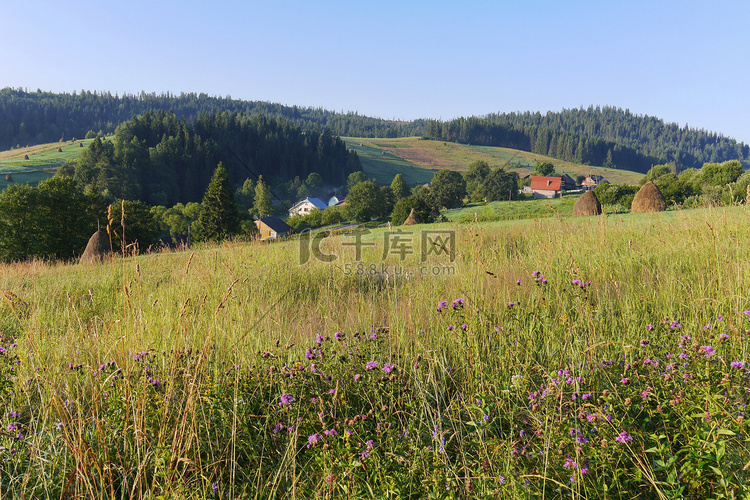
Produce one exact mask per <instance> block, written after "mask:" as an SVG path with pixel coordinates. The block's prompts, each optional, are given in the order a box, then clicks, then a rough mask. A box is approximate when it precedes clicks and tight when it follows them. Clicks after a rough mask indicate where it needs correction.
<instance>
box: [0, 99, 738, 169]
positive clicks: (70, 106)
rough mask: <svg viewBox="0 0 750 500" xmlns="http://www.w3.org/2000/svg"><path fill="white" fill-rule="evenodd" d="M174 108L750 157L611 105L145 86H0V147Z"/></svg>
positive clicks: (551, 152) (374, 128)
mask: <svg viewBox="0 0 750 500" xmlns="http://www.w3.org/2000/svg"><path fill="white" fill-rule="evenodd" d="M159 110H163V111H172V112H173V113H174V114H175V115H176V116H178V117H181V118H186V119H187V120H188V121H190V120H192V119H194V118H195V117H197V116H198V115H200V114H204V113H207V114H215V113H217V112H225V111H227V112H243V113H246V114H249V115H256V114H263V115H266V116H269V117H283V118H285V119H287V120H289V121H290V122H291V123H293V124H294V125H296V126H299V127H301V128H303V129H304V128H307V127H314V126H316V125H317V126H318V127H320V128H329V129H330V130H331V132H332V133H333V134H336V135H339V136H348V137H366V138H397V137H407V136H424V137H429V138H432V139H436V140H443V141H450V142H460V143H464V144H467V143H469V144H472V145H485V146H498V147H509V148H515V149H521V150H524V151H529V152H533V153H537V154H542V155H547V156H551V157H554V158H559V159H562V160H566V161H571V162H576V163H583V164H589V165H601V166H607V167H615V168H622V169H627V170H634V171H639V172H646V171H647V170H648V169H649V168H650V167H651V165H654V164H660V163H673V164H675V165H676V168H677V169H678V170H684V169H686V168H700V167H701V166H702V165H703V164H704V163H709V162H723V161H727V160H740V161H742V162H743V164H744V165H745V166H747V165H748V164H749V163H750V162H748V160H749V159H750V148H749V147H748V146H747V145H746V144H744V143H740V142H737V141H736V140H734V139H732V138H729V137H726V136H724V135H723V134H720V133H716V132H709V131H706V130H703V129H693V128H689V127H687V126H685V127H680V126H678V125H677V124H674V123H666V122H664V120H661V119H659V118H655V117H651V116H648V115H637V114H633V113H631V112H630V111H629V110H627V109H626V110H623V109H621V108H617V107H612V106H604V107H599V106H596V107H594V106H590V107H589V108H586V109H584V108H578V109H564V110H562V111H560V112H549V113H546V114H541V113H539V112H536V113H532V112H525V113H491V114H487V115H485V116H481V117H468V118H457V119H455V120H449V121H440V120H431V119H418V120H412V121H393V120H384V119H381V118H373V117H368V116H363V115H360V114H358V113H356V112H349V113H338V112H334V111H328V110H325V109H322V108H312V107H299V106H286V105H282V104H277V103H269V102H264V101H243V100H238V99H232V98H231V97H229V96H227V97H215V96H208V95H206V94H203V93H201V94H196V93H181V94H179V95H174V94H170V93H165V94H158V95H157V94H155V93H150V94H149V93H146V92H141V93H140V94H137V95H131V94H125V95H123V96H119V95H117V94H115V95H112V94H111V93H109V92H106V93H105V92H98V93H97V92H89V91H82V92H80V93H73V94H67V93H51V92H43V91H41V90H38V91H36V92H27V91H24V90H21V89H11V88H4V89H1V90H0V118H1V119H2V120H0V150H4V149H10V148H12V147H15V146H25V145H27V144H35V143H44V142H50V141H56V140H58V139H61V138H63V137H64V138H65V139H71V138H72V137H78V138H82V137H84V136H85V135H86V133H87V132H88V131H94V132H100V131H101V132H104V133H111V132H113V131H114V130H115V128H116V127H117V125H119V124H120V123H123V122H125V121H128V120H130V119H131V118H133V117H134V116H136V115H139V114H141V113H144V112H146V111H159Z"/></svg>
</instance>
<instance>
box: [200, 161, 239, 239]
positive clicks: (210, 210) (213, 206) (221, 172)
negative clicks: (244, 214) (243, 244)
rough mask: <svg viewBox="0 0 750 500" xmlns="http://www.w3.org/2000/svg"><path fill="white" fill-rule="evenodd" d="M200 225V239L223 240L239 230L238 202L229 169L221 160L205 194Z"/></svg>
mask: <svg viewBox="0 0 750 500" xmlns="http://www.w3.org/2000/svg"><path fill="white" fill-rule="evenodd" d="M198 226H199V228H200V230H199V231H198V232H197V233H198V234H196V235H195V237H196V239H198V240H200V241H221V240H223V239H225V238H228V237H230V236H233V235H235V234H237V232H238V231H239V228H240V218H239V214H238V212H237V204H236V203H235V202H234V197H233V195H232V190H231V189H230V187H229V177H228V175H227V171H226V169H225V168H224V164H223V163H221V162H219V165H218V166H217V167H216V170H215V171H214V175H213V177H212V178H211V183H210V184H209V185H208V189H206V194H205V196H203V201H202V202H201V214H200V216H199V217H198Z"/></svg>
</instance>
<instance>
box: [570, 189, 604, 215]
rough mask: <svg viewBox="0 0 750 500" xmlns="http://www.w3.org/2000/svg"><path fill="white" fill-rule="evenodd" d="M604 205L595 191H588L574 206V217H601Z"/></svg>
mask: <svg viewBox="0 0 750 500" xmlns="http://www.w3.org/2000/svg"><path fill="white" fill-rule="evenodd" d="M601 214H602V204H601V203H599V198H597V197H596V195H595V194H594V192H593V191H586V192H585V193H583V195H582V196H581V197H580V198H578V200H577V201H576V203H575V205H573V217H587V216H589V215H601Z"/></svg>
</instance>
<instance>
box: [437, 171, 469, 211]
mask: <svg viewBox="0 0 750 500" xmlns="http://www.w3.org/2000/svg"><path fill="white" fill-rule="evenodd" d="M430 192H431V193H432V197H433V199H434V200H435V204H436V205H437V206H438V207H445V208H458V207H461V206H463V204H464V197H465V196H466V180H465V179H464V177H463V176H462V175H461V174H459V173H458V172H456V171H454V170H438V171H437V172H436V173H435V176H434V177H433V178H432V182H431V183H430Z"/></svg>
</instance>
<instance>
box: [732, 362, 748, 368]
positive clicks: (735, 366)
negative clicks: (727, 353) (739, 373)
mask: <svg viewBox="0 0 750 500" xmlns="http://www.w3.org/2000/svg"><path fill="white" fill-rule="evenodd" d="M729 366H731V367H732V368H738V369H741V368H744V367H745V363H743V362H742V361H732V363H731V364H730V365H729Z"/></svg>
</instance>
